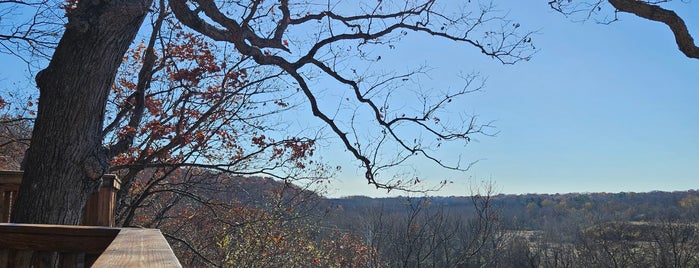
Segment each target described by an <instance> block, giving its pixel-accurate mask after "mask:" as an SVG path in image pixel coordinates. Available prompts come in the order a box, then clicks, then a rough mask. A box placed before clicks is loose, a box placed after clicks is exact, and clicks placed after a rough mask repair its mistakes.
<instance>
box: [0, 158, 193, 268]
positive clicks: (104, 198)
mask: <svg viewBox="0 0 699 268" xmlns="http://www.w3.org/2000/svg"><path fill="white" fill-rule="evenodd" d="M21 182H22V172H21V171H0V268H5V267H8V268H10V267H47V266H48V264H50V263H54V264H58V266H59V267H181V265H180V263H179V261H178V260H177V257H175V254H174V253H173V252H172V249H171V248H170V245H169V244H168V243H167V241H166V240H165V238H164V237H163V235H162V234H161V233H160V231H159V230H157V229H138V228H111V227H113V226H114V213H113V212H114V204H115V201H116V191H117V190H119V187H120V182H119V179H118V178H117V177H116V176H115V175H105V176H104V177H102V186H101V187H100V189H99V190H98V192H96V193H94V194H92V195H91V196H90V197H89V198H88V201H87V203H86V205H85V213H84V217H83V225H90V226H67V225H40V224H12V223H7V222H10V215H11V214H12V207H13V206H14V203H15V200H16V199H17V192H18V191H19V185H20V183H21ZM101 226H103V227H101ZM48 259H53V260H48Z"/></svg>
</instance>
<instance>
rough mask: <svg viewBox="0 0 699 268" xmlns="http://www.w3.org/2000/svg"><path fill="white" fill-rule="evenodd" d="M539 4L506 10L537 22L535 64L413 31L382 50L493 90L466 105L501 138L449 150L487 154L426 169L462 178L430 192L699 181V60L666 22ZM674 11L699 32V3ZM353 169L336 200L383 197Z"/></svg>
mask: <svg viewBox="0 0 699 268" xmlns="http://www.w3.org/2000/svg"><path fill="white" fill-rule="evenodd" d="M517 2H519V1H517ZM522 2H524V1H522ZM529 4H531V3H530V2H527V3H518V4H515V5H519V6H511V5H510V3H507V4H504V3H503V4H501V6H500V8H501V9H503V10H509V15H510V18H512V19H513V20H515V21H517V22H520V23H521V24H522V25H523V27H528V29H539V30H538V34H537V35H536V36H535V44H536V46H537V48H538V49H540V50H539V51H538V52H537V54H536V55H535V56H534V58H533V59H532V60H531V61H529V62H521V63H518V64H516V65H513V66H511V65H508V66H503V65H501V64H499V63H497V62H495V61H492V60H490V59H488V58H487V57H484V56H482V55H478V53H477V51H475V50H473V49H469V48H464V47H463V46H459V45H457V44H455V43H453V42H438V43H435V42H433V41H429V43H428V41H425V38H426V36H411V37H412V38H410V39H409V40H405V44H402V45H401V46H400V47H399V48H398V49H397V50H398V51H397V53H395V54H392V55H388V56H384V57H383V58H384V59H385V60H387V61H395V64H405V65H410V64H413V65H415V64H420V63H427V64H429V65H430V66H432V67H433V68H435V70H434V71H433V72H432V75H431V78H432V80H431V81H424V82H425V83H426V84H427V85H426V86H429V85H432V86H434V87H445V86H447V87H448V86H449V83H450V82H453V81H454V79H453V78H454V77H455V75H457V74H458V73H459V72H471V71H477V72H479V73H480V75H482V76H484V77H487V84H486V89H485V90H484V91H483V92H478V93H474V94H472V95H471V96H469V97H467V99H466V100H465V102H464V103H463V106H461V107H463V108H464V109H465V112H468V113H472V114H478V115H479V116H480V118H481V119H482V120H495V125H496V126H497V130H498V131H499V134H498V135H497V136H496V137H492V138H491V137H480V138H479V139H478V140H479V141H478V142H476V143H471V144H469V145H468V146H466V147H465V148H458V152H453V154H451V156H453V155H454V154H457V153H461V155H462V156H463V157H464V159H472V160H480V161H479V162H478V163H477V164H476V165H475V166H474V167H473V168H472V169H471V170H470V171H469V172H467V173H465V174H463V173H453V172H446V171H444V170H438V169H432V168H430V167H425V168H424V169H422V168H418V169H420V173H421V174H420V175H421V176H422V177H426V178H431V180H432V182H434V181H438V180H441V179H445V178H446V179H452V180H454V184H451V185H448V186H447V187H444V188H443V190H441V191H439V192H435V193H431V194H433V195H466V194H468V193H469V190H468V189H469V186H470V185H472V184H474V183H475V184H477V183H479V182H480V181H482V180H485V181H493V182H495V184H496V189H497V190H499V191H500V192H502V193H567V192H622V191H626V192H629V191H635V192H643V191H652V190H663V191H672V190H688V189H697V188H699V184H698V183H699V142H697V141H698V140H699V139H698V137H699V136H698V135H697V133H699V60H696V59H688V58H686V57H685V56H684V55H683V54H681V52H679V50H678V49H677V46H676V44H675V42H674V39H673V37H672V35H671V32H670V31H669V29H668V28H667V27H666V26H664V25H662V24H659V23H655V22H651V21H646V20H643V19H640V18H637V17H635V16H632V15H627V14H620V19H621V21H619V22H616V23H613V24H611V25H600V24H596V23H594V22H585V23H580V22H572V21H571V20H569V19H566V18H565V17H563V16H562V15H561V14H558V13H555V12H553V11H551V10H549V9H547V8H546V7H547V6H546V4H545V3H544V2H541V3H540V4H539V5H536V6H534V5H529ZM670 7H671V8H674V9H675V10H676V12H677V13H678V14H680V15H681V16H683V17H684V19H685V21H686V23H687V25H688V27H689V28H690V31H691V32H692V33H693V34H694V35H695V36H699V8H697V5H696V3H689V4H682V3H678V4H675V5H672V6H670ZM414 55H419V58H420V59H413V58H416V57H415V56H414ZM426 59H429V62H426ZM349 167H350V168H349V169H345V171H344V172H343V173H342V174H341V175H340V179H339V182H338V183H335V184H334V188H333V189H331V191H330V193H329V194H330V195H331V196H343V195H355V194H357V195H370V196H383V195H384V193H385V191H381V190H373V189H371V188H370V187H368V186H366V184H365V183H364V182H363V181H362V179H361V172H359V171H357V172H355V171H354V170H353V169H352V168H351V167H352V166H349ZM396 194H401V193H396Z"/></svg>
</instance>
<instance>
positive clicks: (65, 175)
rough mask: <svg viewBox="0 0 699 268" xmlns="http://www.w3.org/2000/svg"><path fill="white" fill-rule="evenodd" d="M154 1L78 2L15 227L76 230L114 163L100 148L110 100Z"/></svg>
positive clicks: (50, 70) (48, 84) (55, 68)
mask: <svg viewBox="0 0 699 268" xmlns="http://www.w3.org/2000/svg"><path fill="white" fill-rule="evenodd" d="M151 1H152V0H119V1H116V0H91V1H90V0H88V1H79V2H78V6H77V8H76V9H74V10H71V11H69V12H68V24H67V25H66V31H65V33H64V34H63V37H62V38H61V40H60V42H59V43H58V46H57V47H56V50H55V52H54V54H53V57H52V59H51V62H50V63H49V66H48V67H47V68H46V69H44V70H42V71H41V72H39V74H37V76H36V82H37V86H38V87H39V91H40V97H39V106H38V114H37V118H36V121H35V124H34V131H33V134H32V140H31V146H30V148H29V150H28V152H27V155H26V164H25V167H24V169H25V172H24V179H23V181H22V185H21V186H20V190H19V195H18V199H17V203H16V205H15V208H14V211H13V215H12V221H13V222H18V223H45V224H69V225H76V224H79V223H80V221H81V217H82V214H83V207H84V206H85V201H86V199H87V196H88V195H89V194H90V193H91V192H93V191H94V190H96V188H97V186H98V185H99V182H100V178H101V176H102V174H104V172H105V171H106V170H107V168H108V165H109V159H108V158H107V154H106V152H105V149H104V148H103V147H102V139H101V133H102V123H103V119H104V114H105V107H106V102H107V97H108V96H109V91H110V88H111V85H112V83H113V81H114V77H115V75H116V72H117V69H118V67H119V64H121V62H122V58H123V56H124V54H125V53H126V50H127V49H128V47H129V45H130V44H131V42H132V41H133V39H134V38H135V36H136V34H137V33H138V30H139V28H140V26H141V24H142V23H143V19H144V18H145V16H146V14H147V13H148V8H149V6H150V3H151Z"/></svg>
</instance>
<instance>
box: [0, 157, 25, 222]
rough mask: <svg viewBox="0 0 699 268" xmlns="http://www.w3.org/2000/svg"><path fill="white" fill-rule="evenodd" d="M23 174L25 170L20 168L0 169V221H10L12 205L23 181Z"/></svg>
mask: <svg viewBox="0 0 699 268" xmlns="http://www.w3.org/2000/svg"><path fill="white" fill-rule="evenodd" d="M22 174H23V172H22V171H18V170H0V223H2V222H10V215H12V207H13V206H14V205H15V200H16V199H17V192H19V185H20V184H21V183H22Z"/></svg>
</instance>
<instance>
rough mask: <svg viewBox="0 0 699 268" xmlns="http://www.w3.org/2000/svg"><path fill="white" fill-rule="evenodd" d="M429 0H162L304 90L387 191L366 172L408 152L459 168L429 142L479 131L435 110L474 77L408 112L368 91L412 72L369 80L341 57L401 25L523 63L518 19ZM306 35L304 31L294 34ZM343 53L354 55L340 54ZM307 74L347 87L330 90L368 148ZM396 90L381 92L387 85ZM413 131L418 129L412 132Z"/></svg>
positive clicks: (525, 36)
mask: <svg viewBox="0 0 699 268" xmlns="http://www.w3.org/2000/svg"><path fill="white" fill-rule="evenodd" d="M436 2H440V1H433V0H429V1H369V2H366V1H345V2H343V1H318V2H314V1H307V2H303V3H290V1H288V0H281V1H230V0H227V1H214V0H192V1H188V0H171V1H170V3H169V4H170V7H171V9H172V11H173V13H174V14H175V16H176V17H177V19H178V20H179V21H180V22H182V23H183V24H184V25H186V26H188V27H190V28H192V29H193V30H195V31H197V32H199V33H201V34H204V35H205V36H207V37H209V38H211V39H214V40H217V41H224V42H229V43H232V44H233V45H234V46H235V49H237V51H238V52H239V53H241V54H242V55H244V56H249V57H252V58H253V59H254V60H255V62H257V63H258V64H260V65H263V66H271V67H272V68H279V69H281V70H282V71H283V72H285V74H286V75H287V77H288V78H290V82H289V83H290V84H294V85H295V86H296V87H297V90H299V91H301V92H302V93H303V94H304V95H305V96H306V99H307V101H308V103H309V104H310V107H311V110H312V113H313V115H314V116H315V117H316V118H318V119H320V120H321V121H322V122H324V124H326V125H327V126H328V127H329V128H330V129H331V130H332V132H333V133H334V134H335V135H336V136H337V137H339V139H340V140H341V141H342V144H343V145H344V147H345V148H346V150H347V151H349V152H350V153H351V154H352V155H353V156H354V157H355V158H356V159H357V160H359V161H360V162H361V165H362V167H363V168H365V170H366V173H365V177H366V179H367V181H368V183H370V184H373V185H375V186H377V187H382V188H388V189H392V188H396V187H399V186H398V184H399V183H395V182H394V183H382V182H379V181H377V180H376V179H375V175H376V174H377V173H378V171H379V170H381V169H385V168H388V167H392V166H396V165H400V164H401V163H404V162H405V161H406V160H407V159H409V158H413V157H419V156H421V157H424V158H427V159H429V160H432V161H434V162H435V163H437V164H438V165H440V166H442V167H445V168H449V169H455V170H465V169H467V168H468V167H464V166H462V165H460V164H459V163H454V164H450V163H447V162H445V161H444V160H443V159H439V158H438V157H436V156H435V155H434V154H433V152H434V151H433V150H431V149H434V147H436V146H439V144H441V142H442V141H444V142H448V141H461V142H464V143H468V142H469V141H470V140H471V135H473V134H476V133H482V132H483V130H484V127H488V126H489V125H488V124H485V125H480V124H478V123H476V122H475V120H474V118H468V119H464V120H463V122H460V123H459V124H453V123H452V124H451V125H447V124H446V123H444V122H440V119H439V117H438V116H437V113H438V112H440V111H443V109H444V107H445V106H446V105H448V104H449V103H450V102H451V101H452V99H453V98H455V97H459V96H461V95H464V94H466V93H468V92H470V91H473V90H477V89H478V88H479V86H480V84H478V83H472V82H474V79H473V78H469V79H466V80H467V84H471V85H470V87H469V86H468V85H467V86H465V87H463V88H461V89H459V90H456V91H455V92H447V93H444V94H442V95H441V96H439V97H435V96H434V94H432V96H431V97H430V98H424V99H423V100H424V101H423V103H421V104H420V105H421V106H422V107H418V108H415V107H410V109H415V110H416V111H411V110H410V109H401V111H391V112H389V110H388V108H389V107H388V104H387V103H388V102H389V100H390V97H389V96H390V95H391V94H390V92H389V93H385V94H383V95H381V94H378V93H377V92H375V91H377V90H378V89H377V88H382V87H383V85H386V84H393V85H395V83H393V82H396V81H406V80H409V79H410V78H411V77H412V76H413V75H415V74H417V73H419V71H416V72H410V73H408V74H404V75H396V74H394V75H391V74H389V75H383V76H381V75H379V77H382V78H383V79H375V80H374V82H373V83H369V82H367V81H366V80H369V79H367V77H366V76H365V75H361V74H358V73H357V70H356V69H353V68H349V67H348V66H347V65H348V64H347V63H346V62H347V61H348V60H358V59H357V58H360V60H365V61H370V62H376V61H378V60H380V56H375V55H373V56H370V55H371V52H372V51H373V49H377V47H383V48H393V46H394V44H395V42H396V41H397V40H399V39H400V38H403V37H404V36H405V35H407V34H408V33H409V32H414V33H420V34H423V35H429V36H431V37H433V38H436V39H445V40H452V41H455V42H459V43H463V44H465V45H467V46H471V47H472V48H475V49H477V50H479V51H480V52H481V53H483V54H485V55H487V56H490V57H492V58H494V59H497V60H498V61H500V62H502V63H505V64H511V63H515V62H518V61H521V60H528V59H529V57H530V56H531V54H532V53H533V46H532V44H531V37H530V35H531V33H529V32H527V33H519V31H518V30H520V29H518V28H519V27H520V25H519V24H518V23H513V22H511V21H507V20H506V19H505V18H504V17H502V16H501V15H502V14H499V13H498V12H497V11H496V10H495V8H494V6H492V5H478V4H475V3H473V4H471V3H468V4H466V3H464V4H465V5H464V6H453V5H454V4H455V3H440V4H441V5H442V6H440V4H436ZM445 2H446V1H445ZM444 5H447V6H444ZM486 28H487V29H486ZM493 29H495V30H493ZM309 33H310V35H311V37H307V36H303V35H304V34H305V35H308V34H309ZM343 56H344V57H343ZM352 56H354V57H355V58H353V59H349V58H350V57H352ZM357 56H359V57H357ZM312 79H326V80H324V81H328V80H329V81H332V82H334V83H336V84H337V85H339V86H338V88H339V89H342V90H347V91H343V92H341V93H338V94H345V93H346V94H347V96H352V97H350V98H351V99H352V100H353V101H354V102H356V103H357V108H356V109H357V110H362V111H363V113H362V115H365V117H363V118H362V119H356V118H355V117H354V116H352V120H351V121H352V122H354V120H361V121H362V122H363V123H365V122H372V123H375V124H376V125H377V126H378V127H379V128H380V130H381V134H379V135H378V137H373V141H372V142H373V143H374V144H373V146H366V143H362V142H359V137H358V135H357V132H358V130H356V129H355V127H354V124H350V126H347V125H346V123H347V122H340V120H337V119H336V115H333V114H332V112H330V111H327V110H328V109H327V108H325V109H324V107H326V106H324V103H323V102H322V100H320V99H319V98H318V97H319V94H320V93H319V92H320V91H321V90H323V89H319V88H316V87H315V86H314V84H315V83H316V82H311V81H312ZM403 86H407V85H403ZM396 87H397V86H394V87H393V88H392V89H388V90H386V91H394V90H395V89H396ZM474 87H475V89H474ZM350 98H347V99H348V101H349V99H350ZM333 112H334V111H333ZM410 112H414V113H413V114H408V113H410ZM366 114H368V115H366ZM454 125H456V126H454ZM406 129H411V130H412V131H406ZM416 129H417V130H419V133H420V134H415V133H416V132H415V130H416ZM359 132H361V130H359ZM425 140H427V142H425ZM370 143H371V142H370ZM387 144H391V145H392V146H397V147H398V148H400V150H401V153H399V156H398V157H396V158H392V159H391V160H388V161H385V160H384V161H380V160H379V159H378V158H379V153H378V151H379V147H382V146H384V147H388V146H387ZM367 147H371V148H367Z"/></svg>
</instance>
